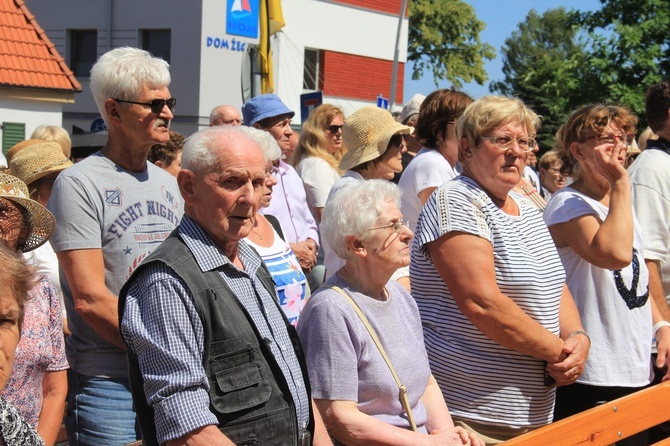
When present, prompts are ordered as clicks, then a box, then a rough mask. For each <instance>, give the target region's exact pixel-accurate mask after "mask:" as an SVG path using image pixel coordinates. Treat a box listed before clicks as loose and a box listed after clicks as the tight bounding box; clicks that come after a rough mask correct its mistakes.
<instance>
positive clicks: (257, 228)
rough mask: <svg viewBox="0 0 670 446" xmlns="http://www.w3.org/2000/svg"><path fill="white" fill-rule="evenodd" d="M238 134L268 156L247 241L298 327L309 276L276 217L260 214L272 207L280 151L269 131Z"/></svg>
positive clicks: (250, 128)
mask: <svg viewBox="0 0 670 446" xmlns="http://www.w3.org/2000/svg"><path fill="white" fill-rule="evenodd" d="M239 131H241V132H243V133H245V134H247V135H248V136H249V137H250V138H251V139H253V140H254V141H256V142H257V143H258V145H259V146H260V147H261V151H262V152H263V156H264V157H265V185H264V194H263V197H261V200H260V203H259V204H258V209H257V212H256V215H255V219H254V226H253V228H252V229H251V232H250V233H249V235H248V236H247V237H246V238H245V240H246V242H247V243H249V245H251V246H253V247H254V249H256V251H258V254H259V255H260V256H261V258H262V259H263V262H265V265H266V266H267V267H268V270H269V271H270V275H272V280H274V282H275V285H276V289H277V296H278V297H279V305H280V306H281V309H282V310H283V311H284V314H285V315H286V317H287V318H288V320H289V322H290V323H291V324H293V325H294V326H295V325H297V323H298V318H299V316H300V312H301V311H302V309H303V307H304V306H305V299H306V298H307V297H308V296H309V285H308V284H307V277H306V276H305V274H304V273H303V271H302V268H301V266H300V262H299V261H298V258H297V257H296V255H295V253H294V252H293V251H292V250H291V247H290V246H289V244H288V243H287V242H286V240H284V234H283V231H282V228H281V225H280V224H279V220H277V218H276V217H275V216H273V215H269V214H261V213H260V212H258V210H260V209H262V208H266V207H268V206H269V205H270V199H271V198H272V187H273V186H274V185H275V184H277V179H276V178H275V175H276V173H277V168H276V167H275V166H274V164H273V162H274V161H276V160H278V159H279V158H280V157H281V155H282V153H281V149H280V148H279V145H278V144H277V141H276V140H275V139H274V138H273V137H272V135H271V134H269V133H268V132H265V131H263V130H258V129H255V128H253V127H245V126H240V127H239Z"/></svg>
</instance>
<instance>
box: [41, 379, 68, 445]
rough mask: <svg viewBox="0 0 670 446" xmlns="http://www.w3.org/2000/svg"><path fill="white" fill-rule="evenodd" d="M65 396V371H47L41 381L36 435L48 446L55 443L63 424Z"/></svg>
mask: <svg viewBox="0 0 670 446" xmlns="http://www.w3.org/2000/svg"><path fill="white" fill-rule="evenodd" d="M66 396H67V370H58V371H55V372H49V371H47V372H46V373H45V374H44V379H43V380H42V409H41V410H40V417H39V421H38V425H37V426H38V427H37V433H38V434H39V436H40V437H42V440H44V443H45V444H46V445H47V446H49V445H53V444H54V443H55V442H56V437H57V436H58V431H59V430H60V426H61V424H62V422H63V409H64V408H65V397H66Z"/></svg>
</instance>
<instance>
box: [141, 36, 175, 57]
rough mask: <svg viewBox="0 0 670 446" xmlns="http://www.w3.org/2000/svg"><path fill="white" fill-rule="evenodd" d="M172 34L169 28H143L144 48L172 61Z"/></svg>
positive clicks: (156, 55)
mask: <svg viewBox="0 0 670 446" xmlns="http://www.w3.org/2000/svg"><path fill="white" fill-rule="evenodd" d="M170 34H171V31H170V30H169V29H143V30H142V49H143V50H147V51H149V52H150V53H151V54H152V55H154V56H155V57H160V58H161V59H163V60H164V61H165V62H167V63H170V38H171V37H170Z"/></svg>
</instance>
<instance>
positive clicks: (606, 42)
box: [573, 0, 670, 124]
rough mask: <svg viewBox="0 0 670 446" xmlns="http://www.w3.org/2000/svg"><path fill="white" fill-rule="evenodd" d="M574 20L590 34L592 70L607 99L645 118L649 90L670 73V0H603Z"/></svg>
mask: <svg viewBox="0 0 670 446" xmlns="http://www.w3.org/2000/svg"><path fill="white" fill-rule="evenodd" d="M601 3H602V8H601V9H600V10H598V11H595V12H586V13H578V14H576V15H575V16H574V20H573V23H575V24H578V25H581V26H583V27H584V28H585V29H586V30H587V31H588V32H589V33H590V45H589V60H588V61H589V68H590V70H591V74H592V76H591V77H596V75H597V82H596V83H594V84H592V85H590V86H588V85H584V86H583V88H588V87H590V88H592V89H595V90H597V91H598V92H599V94H600V95H601V96H602V97H603V98H607V99H609V100H611V101H614V102H617V103H621V104H623V105H626V106H628V107H630V108H631V109H632V110H633V111H634V112H635V113H637V115H638V116H639V117H640V118H641V120H642V121H643V124H644V122H645V119H644V93H645V91H646V90H647V88H648V87H649V86H650V85H652V84H654V83H656V82H658V81H659V80H661V78H663V77H668V76H670V32H668V31H669V30H670V0H601Z"/></svg>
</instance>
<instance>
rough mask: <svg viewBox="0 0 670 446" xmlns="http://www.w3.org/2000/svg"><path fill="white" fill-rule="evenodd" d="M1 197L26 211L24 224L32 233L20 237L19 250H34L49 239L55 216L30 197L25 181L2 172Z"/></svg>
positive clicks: (0, 177)
mask: <svg viewBox="0 0 670 446" xmlns="http://www.w3.org/2000/svg"><path fill="white" fill-rule="evenodd" d="M59 147H60V146H59ZM61 153H62V152H61ZM0 198H4V199H6V200H8V201H11V202H12V203H14V204H16V205H18V207H19V208H20V209H21V210H22V211H25V212H22V214H23V218H24V224H26V225H28V229H30V233H29V234H28V235H26V236H24V237H21V238H19V244H18V246H17V250H18V251H20V252H28V251H32V250H33V249H35V248H38V247H39V246H41V245H43V244H44V242H46V241H47V240H48V239H49V237H50V236H51V234H52V233H53V231H54V227H55V225H56V222H55V220H54V216H53V215H51V212H49V211H48V210H47V209H46V208H45V207H44V206H42V205H41V204H39V203H38V202H36V201H35V200H31V199H30V198H28V188H27V187H26V185H25V183H24V182H23V181H21V180H19V179H18V178H16V177H13V176H11V175H7V174H6V173H0Z"/></svg>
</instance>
